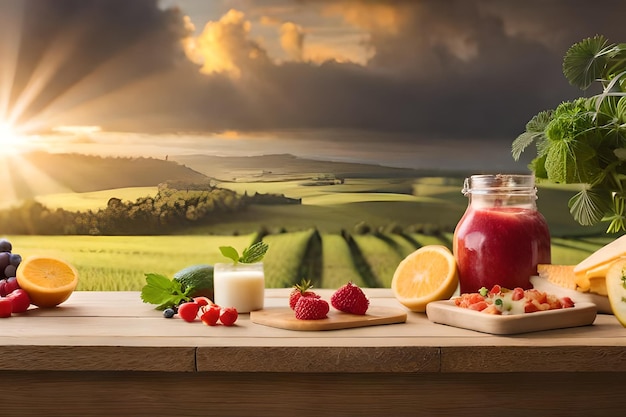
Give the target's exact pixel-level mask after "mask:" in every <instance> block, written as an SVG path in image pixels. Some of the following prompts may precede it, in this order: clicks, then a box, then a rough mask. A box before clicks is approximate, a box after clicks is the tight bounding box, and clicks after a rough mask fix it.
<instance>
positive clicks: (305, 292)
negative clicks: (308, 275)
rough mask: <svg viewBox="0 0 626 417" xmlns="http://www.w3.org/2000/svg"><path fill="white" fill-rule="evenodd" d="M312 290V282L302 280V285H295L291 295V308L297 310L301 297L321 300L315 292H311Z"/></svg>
mask: <svg viewBox="0 0 626 417" xmlns="http://www.w3.org/2000/svg"><path fill="white" fill-rule="evenodd" d="M311 288H313V286H312V285H311V281H310V280H308V279H304V278H302V281H301V282H300V284H296V285H294V286H293V290H291V293H290V294H289V307H291V309H292V310H293V309H295V308H296V303H297V302H298V300H299V299H300V298H301V297H314V298H320V296H319V295H317V294H316V293H314V292H313V291H309V290H310V289H311Z"/></svg>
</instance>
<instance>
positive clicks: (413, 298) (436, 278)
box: [391, 245, 459, 312]
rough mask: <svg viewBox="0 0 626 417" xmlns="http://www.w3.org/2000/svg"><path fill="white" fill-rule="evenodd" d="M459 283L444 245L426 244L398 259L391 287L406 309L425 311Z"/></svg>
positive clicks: (450, 255) (453, 289)
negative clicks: (427, 306) (431, 303)
mask: <svg viewBox="0 0 626 417" xmlns="http://www.w3.org/2000/svg"><path fill="white" fill-rule="evenodd" d="M458 284H459V277H458V272H457V267H456V260H455V259H454V255H453V254H452V252H451V251H450V250H449V249H448V248H447V247H445V246H443V245H427V246H423V247H421V248H419V249H417V250H416V251H415V252H413V253H411V254H410V255H408V256H407V257H406V258H404V260H402V262H400V264H399V265H398V267H397V269H396V271H395V273H394V275H393V279H392V281H391V289H392V291H393V293H394V295H395V297H396V299H397V300H398V301H399V302H400V303H401V304H403V305H404V306H405V307H407V308H408V309H409V310H411V311H416V312H425V311H426V305H427V304H428V303H430V302H431V301H438V300H447V299H449V298H450V297H451V296H452V295H453V294H454V292H455V291H456V289H457V286H458Z"/></svg>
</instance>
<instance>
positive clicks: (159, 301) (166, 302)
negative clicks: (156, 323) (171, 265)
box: [141, 274, 193, 310]
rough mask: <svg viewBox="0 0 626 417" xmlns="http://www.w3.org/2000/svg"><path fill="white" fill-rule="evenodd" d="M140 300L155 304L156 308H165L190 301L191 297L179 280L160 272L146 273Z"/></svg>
mask: <svg viewBox="0 0 626 417" xmlns="http://www.w3.org/2000/svg"><path fill="white" fill-rule="evenodd" d="M192 289H193V288H191V287H189V288H187V290H192ZM141 300H142V301H143V302H144V303H148V304H156V307H155V308H156V309H157V310H165V309H166V308H169V307H174V306H177V305H179V304H180V303H181V302H183V301H191V297H190V296H189V295H188V294H187V291H183V285H182V283H181V282H179V281H176V280H173V279H169V278H168V277H166V276H164V275H160V274H146V285H144V287H143V288H142V289H141Z"/></svg>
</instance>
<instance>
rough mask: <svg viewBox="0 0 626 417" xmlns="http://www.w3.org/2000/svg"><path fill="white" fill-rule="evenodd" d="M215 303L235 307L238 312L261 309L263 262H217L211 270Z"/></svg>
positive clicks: (263, 292)
mask: <svg viewBox="0 0 626 417" xmlns="http://www.w3.org/2000/svg"><path fill="white" fill-rule="evenodd" d="M213 289H214V292H215V296H214V297H215V299H214V300H213V301H214V302H215V304H217V305H218V306H220V307H235V308H236V309H237V312H238V313H249V312H251V311H255V310H261V309H263V301H264V299H265V273H264V271H263V262H257V263H253V264H244V263H238V264H236V265H235V264H233V263H217V264H215V265H214V271H213Z"/></svg>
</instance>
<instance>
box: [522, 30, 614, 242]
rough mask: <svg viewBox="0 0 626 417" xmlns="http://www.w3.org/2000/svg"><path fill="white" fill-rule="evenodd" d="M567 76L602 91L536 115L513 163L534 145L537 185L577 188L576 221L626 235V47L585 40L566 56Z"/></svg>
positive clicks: (573, 208)
mask: <svg viewBox="0 0 626 417" xmlns="http://www.w3.org/2000/svg"><path fill="white" fill-rule="evenodd" d="M563 74H564V75H565V78H566V79H567V80H568V81H569V82H570V84H572V85H573V86H576V87H578V88H580V89H581V90H583V91H584V90H587V89H588V88H589V87H590V86H591V85H593V84H596V85H598V86H599V87H600V90H601V92H600V93H599V94H595V95H592V96H590V97H589V96H583V97H579V98H576V99H573V100H570V101H565V102H563V103H561V104H559V105H558V106H557V107H556V108H555V109H553V110H544V111H542V112H540V113H538V114H537V115H535V116H534V117H533V118H532V119H531V120H530V121H529V122H528V123H527V124H526V129H525V132H523V133H522V134H520V135H519V136H518V137H517V138H516V139H515V140H514V141H513V144H512V149H511V152H512V155H513V158H514V159H515V160H516V161H517V160H519V158H520V155H521V154H522V152H523V151H524V150H525V149H526V148H527V147H529V146H530V145H531V144H533V143H534V144H535V146H536V151H537V152H536V157H535V158H534V159H533V160H532V161H531V163H530V165H529V168H530V170H531V171H533V173H534V174H535V177H536V178H537V180H538V181H549V182H552V183H557V184H575V185H576V187H577V188H578V192H577V193H576V194H575V195H574V196H573V197H571V199H570V200H569V202H568V208H569V211H570V213H571V215H572V217H573V218H574V220H576V221H577V222H578V223H579V224H581V225H583V226H592V225H595V224H597V223H599V222H608V223H609V226H608V228H607V230H606V231H607V233H618V232H623V231H626V43H610V42H609V41H608V39H606V38H605V37H604V36H600V35H596V36H594V37H592V38H587V39H583V40H582V41H580V42H578V43H575V44H574V45H572V46H571V47H570V48H569V49H568V51H567V52H566V54H565V56H564V58H563Z"/></svg>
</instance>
